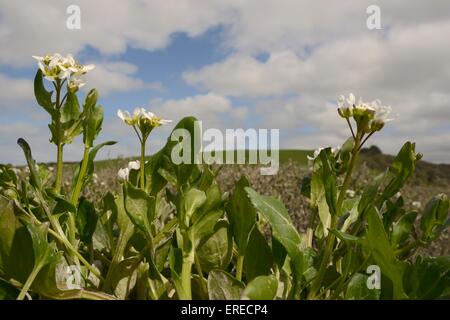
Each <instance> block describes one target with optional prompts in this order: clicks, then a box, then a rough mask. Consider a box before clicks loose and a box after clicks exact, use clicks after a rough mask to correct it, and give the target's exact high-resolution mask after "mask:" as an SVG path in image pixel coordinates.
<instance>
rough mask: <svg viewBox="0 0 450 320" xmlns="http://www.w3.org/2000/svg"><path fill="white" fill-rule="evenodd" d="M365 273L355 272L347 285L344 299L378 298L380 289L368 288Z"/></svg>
mask: <svg viewBox="0 0 450 320" xmlns="http://www.w3.org/2000/svg"><path fill="white" fill-rule="evenodd" d="M367 279H369V277H368V276H367V275H364V274H361V273H356V274H355V275H354V276H353V277H352V279H351V280H350V282H349V283H348V286H347V291H346V293H345V299H347V300H378V299H379V298H380V290H378V289H369V288H368V286H367Z"/></svg>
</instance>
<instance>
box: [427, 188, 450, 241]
mask: <svg viewBox="0 0 450 320" xmlns="http://www.w3.org/2000/svg"><path fill="white" fill-rule="evenodd" d="M449 205H450V202H449V200H448V197H447V196H446V195H445V194H439V195H437V196H435V197H434V198H433V199H432V200H430V201H429V202H428V203H427V205H426V206H425V209H424V211H423V214H422V218H421V220H420V229H421V230H422V239H423V240H424V241H427V242H430V241H432V240H434V239H436V238H437V237H438V236H439V231H442V230H441V228H440V227H441V226H443V225H444V224H445V223H446V221H447V218H448V210H449Z"/></svg>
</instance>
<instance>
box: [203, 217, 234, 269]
mask: <svg viewBox="0 0 450 320" xmlns="http://www.w3.org/2000/svg"><path fill="white" fill-rule="evenodd" d="M216 221H217V220H216ZM214 229H215V230H214V233H213V234H211V235H210V236H209V237H207V238H204V239H203V241H201V242H200V244H199V245H198V247H197V250H196V252H195V254H196V255H197V257H198V260H199V262H200V265H201V267H202V270H203V272H209V271H211V270H213V269H226V268H227V267H228V265H229V264H230V261H231V255H232V252H233V244H232V239H231V235H230V232H229V226H228V223H227V222H226V221H224V220H222V221H219V222H217V223H216V225H215V228H214Z"/></svg>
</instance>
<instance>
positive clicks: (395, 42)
mask: <svg viewBox="0 0 450 320" xmlns="http://www.w3.org/2000/svg"><path fill="white" fill-rule="evenodd" d="M72 4H75V5H78V6H79V7H80V9H81V29H79V30H70V29H68V28H67V27H66V21H67V18H68V17H69V14H67V12H66V10H67V7H68V6H69V5H72ZM373 4H375V5H378V6H379V8H380V9H381V27H382V28H381V29H379V30H378V29H375V30H370V29H369V28H367V24H366V22H367V19H368V17H369V14H367V13H366V9H367V7H368V6H370V5H373ZM449 39H450V2H449V1H448V0H430V1H407V0H396V1H392V0H384V1H376V2H375V1H365V0H342V1H335V0H329V1H325V0H323V1H317V0H311V1H309V0H278V1H274V0H271V1H268V0H247V1H245V0H226V1H225V0H224V1H215V0H167V1H157V0H154V1H153V0H148V1H145V0H133V1H130V0H129V1H119V0H117V1H112V0H107V1H106V0H104V1H103V0H95V1H92V0H91V1H88V0H85V1H76V0H71V1H61V0H57V1H56V0H55V1H42V0H41V1H25V0H20V1H18V0H1V2H0V48H1V50H0V115H1V116H0V162H10V163H23V162H24V161H23V155H22V153H21V151H20V148H19V147H18V146H17V145H16V140H17V138H18V137H23V138H25V139H26V140H28V141H29V142H30V144H31V146H32V149H33V152H34V155H35V158H37V160H38V161H51V160H54V153H55V150H54V147H53V146H51V145H50V144H49V143H48V138H49V132H48V128H47V123H48V117H47V113H46V112H45V111H44V110H42V109H41V108H40V107H39V106H38V105H37V104H36V103H35V101H34V98H33V91H32V80H33V77H34V74H35V72H36V62H35V61H34V60H33V59H32V58H31V55H44V54H46V53H52V52H59V53H61V54H66V53H72V54H74V55H75V56H76V57H77V58H78V59H79V60H80V61H81V62H83V63H94V64H96V66H97V67H96V69H95V70H94V71H92V72H91V74H89V75H88V77H87V79H86V80H87V86H86V87H88V88H92V87H96V88H98V90H99V92H100V95H101V99H100V103H101V104H102V105H103V107H104V110H105V122H104V131H103V132H102V134H101V135H100V137H99V138H98V140H99V141H100V140H110V139H113V140H117V141H118V142H119V143H118V145H116V146H114V147H112V148H109V151H105V152H103V153H102V154H101V157H103V158H106V157H116V156H118V155H123V156H128V155H135V154H137V153H138V147H137V143H136V142H137V141H136V139H135V137H134V136H133V132H132V131H131V130H130V128H129V127H126V126H125V125H123V124H122V123H121V122H120V120H119V119H118V118H117V117H116V111H117V109H118V108H121V109H129V110H132V109H133V108H134V107H135V106H144V107H148V108H150V109H151V110H153V111H154V112H155V113H157V114H160V115H161V116H163V117H164V118H168V119H173V120H175V121H176V120H178V119H180V118H182V117H183V116H185V115H195V116H197V117H198V118H199V119H201V120H203V122H204V124H205V126H207V127H216V128H220V129H225V128H279V129H280V145H281V147H283V148H316V147H321V146H327V145H331V146H334V145H338V144H340V143H341V142H342V141H343V140H345V138H346V137H347V136H348V129H347V128H346V125H345V122H343V121H342V120H341V119H340V118H339V117H338V116H337V113H336V104H335V101H336V97H337V96H338V95H339V94H341V93H342V94H347V93H349V92H353V93H355V95H356V96H362V97H363V98H364V99H365V100H372V99H376V98H379V99H381V101H382V102H383V103H384V104H387V105H390V106H392V108H393V111H394V114H395V117H396V120H395V121H394V122H391V123H389V125H388V126H387V128H386V129H385V130H384V131H383V132H382V133H380V134H378V135H376V136H375V137H374V138H373V139H372V143H373V144H377V145H378V146H380V147H381V149H382V150H383V151H385V152H388V153H394V152H395V151H396V150H398V148H399V147H400V146H401V145H402V144H403V142H404V141H406V140H413V141H415V142H417V149H418V150H419V151H421V152H423V153H424V154H425V159H426V160H429V161H433V162H450V44H449V43H450V42H449ZM82 94H83V95H84V94H85V92H82ZM168 130H170V128H165V129H162V130H159V133H157V134H155V135H152V142H151V146H150V148H152V149H153V150H155V149H156V148H158V146H159V145H161V143H162V141H164V140H165V139H166V135H167V134H168ZM66 153H67V155H66V159H68V160H77V159H80V158H81V153H82V150H81V149H80V142H79V141H76V142H75V143H74V144H73V145H72V146H70V147H68V148H66Z"/></svg>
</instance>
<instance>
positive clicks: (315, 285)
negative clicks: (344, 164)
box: [308, 132, 362, 299]
mask: <svg viewBox="0 0 450 320" xmlns="http://www.w3.org/2000/svg"><path fill="white" fill-rule="evenodd" d="M361 138H362V136H361V134H360V133H359V132H358V133H357V134H356V137H355V145H354V146H353V150H352V158H351V160H350V164H349V168H348V170H347V173H346V175H345V178H344V182H343V184H342V188H341V190H340V192H339V197H338V200H337V202H336V210H337V212H336V214H337V215H338V216H340V214H341V210H342V204H343V202H344V199H345V194H346V192H347V189H348V187H349V184H350V181H351V177H352V173H353V169H354V167H355V164H356V158H357V155H358V151H359V148H360V143H361ZM336 218H337V217H336V216H332V217H331V223H330V229H334V228H336V223H337V219H336ZM335 239H336V236H335V235H334V234H333V233H331V232H329V233H328V237H327V240H326V246H325V252H324V254H323V258H322V261H321V264H320V267H319V271H318V272H317V276H316V278H315V279H314V281H313V282H312V284H311V291H310V292H309V294H308V298H309V299H315V298H316V294H317V291H318V290H319V288H320V286H321V284H322V281H323V278H324V276H325V272H326V270H327V267H328V264H329V262H330V258H331V254H332V252H333V247H334V240H335Z"/></svg>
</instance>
